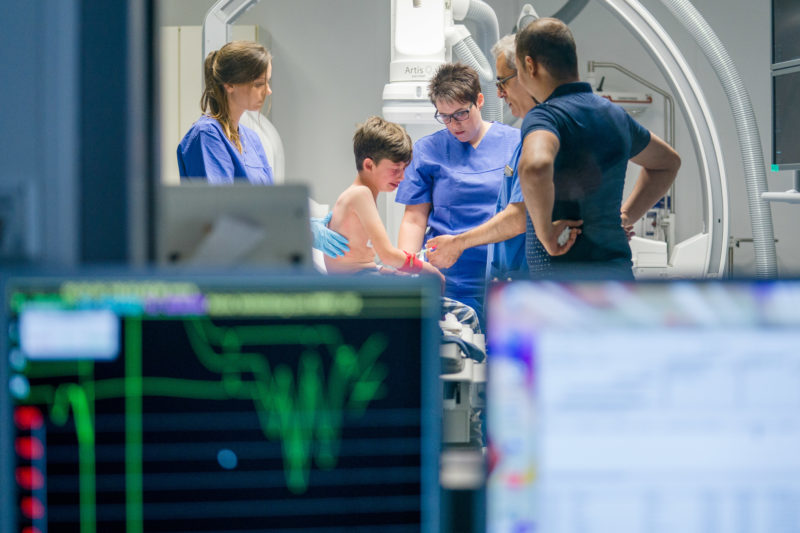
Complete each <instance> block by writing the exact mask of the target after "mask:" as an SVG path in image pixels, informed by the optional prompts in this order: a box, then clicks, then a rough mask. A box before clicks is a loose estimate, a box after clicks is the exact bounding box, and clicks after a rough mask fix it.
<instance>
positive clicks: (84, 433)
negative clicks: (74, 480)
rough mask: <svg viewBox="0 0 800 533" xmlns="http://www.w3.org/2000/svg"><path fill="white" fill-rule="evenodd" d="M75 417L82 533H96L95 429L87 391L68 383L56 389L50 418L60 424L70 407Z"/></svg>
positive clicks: (62, 423) (64, 419) (65, 418)
mask: <svg viewBox="0 0 800 533" xmlns="http://www.w3.org/2000/svg"><path fill="white" fill-rule="evenodd" d="M70 409H72V413H73V415H74V417H75V433H76V434H77V438H78V474H79V475H78V485H79V492H80V494H79V498H78V505H79V509H80V520H81V529H80V530H81V533H95V526H96V523H97V520H96V517H97V504H96V499H95V494H96V493H97V492H96V485H95V453H94V428H93V424H92V414H91V411H90V409H89V401H88V399H87V394H86V390H85V389H84V387H82V386H81V385H78V384H76V383H69V384H67V385H62V386H61V387H59V388H58V389H57V390H56V392H55V397H54V403H53V409H52V410H51V412H50V418H51V419H52V420H53V423H54V424H57V425H59V426H63V425H64V424H66V423H67V420H68V418H69V410H70Z"/></svg>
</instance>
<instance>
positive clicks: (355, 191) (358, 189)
mask: <svg viewBox="0 0 800 533" xmlns="http://www.w3.org/2000/svg"><path fill="white" fill-rule="evenodd" d="M372 199H373V198H372V191H370V190H369V187H367V186H366V185H355V184H354V185H351V186H349V187H348V188H347V189H345V190H344V192H343V193H342V194H341V196H339V201H340V202H342V203H345V204H354V203H359V202H363V201H364V200H372Z"/></svg>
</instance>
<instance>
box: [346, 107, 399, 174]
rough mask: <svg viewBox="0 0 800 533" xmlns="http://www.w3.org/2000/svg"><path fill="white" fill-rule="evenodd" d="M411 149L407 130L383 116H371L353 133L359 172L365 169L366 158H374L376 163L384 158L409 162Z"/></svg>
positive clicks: (354, 150) (395, 161) (396, 161)
mask: <svg viewBox="0 0 800 533" xmlns="http://www.w3.org/2000/svg"><path fill="white" fill-rule="evenodd" d="M411 149H412V143H411V137H409V136H408V133H406V130H405V129H403V127H402V126H400V125H399V124H395V123H394V122H389V121H386V120H384V119H382V118H381V117H369V118H368V119H367V120H366V121H364V123H363V124H360V125H359V126H358V129H356V133H355V134H354V135H353V153H354V154H355V156H356V168H357V169H358V171H359V172H360V171H361V170H363V169H364V160H365V159H366V158H370V159H372V160H373V161H374V162H375V164H378V163H380V162H381V160H382V159H388V160H390V161H391V162H393V163H401V162H402V163H407V162H408V161H411V153H412V152H411Z"/></svg>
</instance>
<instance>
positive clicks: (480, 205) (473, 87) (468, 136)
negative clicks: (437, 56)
mask: <svg viewBox="0 0 800 533" xmlns="http://www.w3.org/2000/svg"><path fill="white" fill-rule="evenodd" d="M428 96H429V98H430V99H431V102H433V105H434V106H435V107H436V115H435V117H436V119H437V120H439V121H440V122H441V123H443V124H444V125H445V126H446V128H445V129H443V130H440V131H437V132H436V133H433V134H431V135H428V136H426V137H423V138H422V139H420V140H418V141H417V142H416V143H415V144H414V157H413V159H412V161H411V164H410V165H409V166H408V168H407V169H406V176H405V180H404V181H403V182H402V183H401V184H400V187H399V188H398V189H397V196H396V201H397V202H399V203H401V204H405V205H406V209H405V214H404V215H403V220H402V222H401V225H400V234H399V237H398V245H399V248H401V249H403V250H406V251H408V252H417V251H419V250H420V249H422V247H423V245H425V243H426V242H427V241H428V240H429V239H431V238H433V237H436V236H439V235H455V234H459V233H463V232H465V231H467V230H469V229H471V228H474V227H475V226H479V225H480V224H483V223H484V222H486V221H487V220H489V219H490V218H492V216H493V215H494V214H495V205H496V201H497V196H498V193H499V191H500V186H501V184H502V182H503V175H504V174H503V172H504V170H505V167H506V164H507V163H508V162H509V161H510V160H511V157H512V156H513V154H514V148H515V147H516V145H517V143H518V142H519V131H518V130H516V129H515V128H512V127H510V126H506V125H505V124H500V123H496V122H487V121H485V120H483V118H482V117H481V114H480V110H481V107H483V103H484V99H483V94H482V93H481V87H480V82H479V80H478V74H477V73H476V72H475V71H474V70H473V69H472V68H470V67H468V66H466V65H462V64H458V63H456V64H452V63H451V64H445V65H442V66H441V67H439V69H438V70H437V71H436V74H435V75H434V77H433V79H432V80H431V82H430V84H429V86H428ZM428 227H429V228H430V229H429V230H428V231H427V233H426V228H428ZM486 253H487V250H486V246H485V245H484V246H477V247H474V248H470V249H469V250H465V252H464V253H463V254H461V257H460V258H459V259H458V261H456V262H455V264H453V266H451V267H450V268H447V269H444V270H442V274H444V275H445V279H446V286H445V296H447V297H449V298H452V299H454V300H457V301H459V302H461V303H463V304H466V305H468V306H470V307H472V308H473V309H474V310H475V311H476V312H477V313H478V316H479V317H481V316H483V294H484V286H485V279H486Z"/></svg>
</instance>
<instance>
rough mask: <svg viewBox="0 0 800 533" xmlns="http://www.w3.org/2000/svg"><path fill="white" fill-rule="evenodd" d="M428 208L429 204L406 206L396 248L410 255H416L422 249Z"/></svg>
mask: <svg viewBox="0 0 800 533" xmlns="http://www.w3.org/2000/svg"><path fill="white" fill-rule="evenodd" d="M426 206H427V207H426ZM429 206H430V204H421V205H409V206H406V211H405V213H404V214H403V220H402V222H401V223H400V233H399V235H398V236H397V246H398V248H400V249H401V250H405V251H407V252H412V253H417V252H419V251H420V250H421V249H422V242H423V241H424V239H425V229H426V228H427V227H428V213H429V212H430V207H429Z"/></svg>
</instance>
